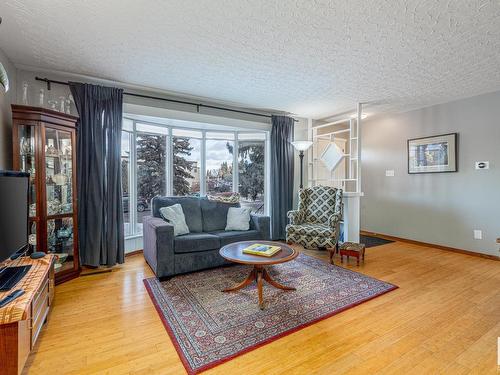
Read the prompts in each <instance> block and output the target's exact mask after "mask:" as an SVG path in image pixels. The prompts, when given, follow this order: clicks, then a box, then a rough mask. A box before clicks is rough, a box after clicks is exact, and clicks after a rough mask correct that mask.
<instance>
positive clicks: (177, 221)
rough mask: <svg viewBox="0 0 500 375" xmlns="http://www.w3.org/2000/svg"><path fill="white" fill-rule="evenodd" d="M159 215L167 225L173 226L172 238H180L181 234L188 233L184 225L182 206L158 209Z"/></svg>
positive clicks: (175, 205)
mask: <svg viewBox="0 0 500 375" xmlns="http://www.w3.org/2000/svg"><path fill="white" fill-rule="evenodd" d="M160 215H161V216H162V217H163V218H164V219H165V221H167V222H168V223H170V224H172V225H173V226H174V236H180V235H182V234H188V233H189V227H188V226H187V224H186V217H185V216H184V212H183V211H182V206H181V205H180V204H178V203H177V204H174V205H173V206H168V207H162V208H160Z"/></svg>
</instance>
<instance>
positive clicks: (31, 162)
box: [18, 125, 38, 218]
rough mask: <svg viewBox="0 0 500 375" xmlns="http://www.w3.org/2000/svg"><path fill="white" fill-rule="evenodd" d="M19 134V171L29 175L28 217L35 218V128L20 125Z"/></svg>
mask: <svg viewBox="0 0 500 375" xmlns="http://www.w3.org/2000/svg"><path fill="white" fill-rule="evenodd" d="M18 132H19V155H18V157H19V160H18V162H19V170H20V171H22V172H28V173H29V174H30V184H29V216H30V218H35V217H36V216H38V215H37V207H36V173H37V170H36V160H35V127H34V126H32V125H21V126H19V128H18Z"/></svg>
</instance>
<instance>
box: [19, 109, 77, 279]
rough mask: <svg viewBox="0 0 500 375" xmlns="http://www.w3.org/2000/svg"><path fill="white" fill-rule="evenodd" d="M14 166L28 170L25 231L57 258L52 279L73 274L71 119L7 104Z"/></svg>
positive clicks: (37, 246)
mask: <svg viewBox="0 0 500 375" xmlns="http://www.w3.org/2000/svg"><path fill="white" fill-rule="evenodd" d="M12 119H13V128H12V136H13V152H14V158H13V160H14V169H15V170H19V171H23V172H28V173H30V187H29V200H30V202H29V207H30V209H29V211H30V214H29V216H30V218H29V234H30V238H29V239H30V245H31V246H32V247H33V248H34V250H35V251H44V252H47V253H51V254H54V255H55V257H56V263H55V273H56V283H57V284H59V283H61V282H64V281H67V280H69V279H72V278H75V277H78V275H79V274H80V264H79V257H78V238H77V235H78V231H77V228H78V226H77V195H76V155H75V151H76V123H77V120H78V117H75V116H71V115H67V114H64V113H61V112H57V111H53V110H50V109H46V108H38V107H29V106H22V105H12Z"/></svg>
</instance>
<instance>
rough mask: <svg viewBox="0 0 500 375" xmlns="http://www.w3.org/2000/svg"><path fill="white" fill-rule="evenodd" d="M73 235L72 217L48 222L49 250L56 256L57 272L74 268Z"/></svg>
mask: <svg viewBox="0 0 500 375" xmlns="http://www.w3.org/2000/svg"><path fill="white" fill-rule="evenodd" d="M73 234H74V231H73V218H72V217H63V218H60V219H49V220H47V250H48V252H49V253H52V254H55V256H56V263H55V271H56V272H60V271H64V270H67V269H72V268H73V267H74V263H73V261H74V258H73V257H74V246H73V245H74V236H73Z"/></svg>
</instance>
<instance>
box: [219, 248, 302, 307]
mask: <svg viewBox="0 0 500 375" xmlns="http://www.w3.org/2000/svg"><path fill="white" fill-rule="evenodd" d="M256 243H259V244H263V245H271V246H279V247H281V250H280V251H278V252H277V253H276V254H274V255H273V256H272V257H264V256H259V255H252V254H244V253H243V249H244V248H246V247H248V246H250V245H253V244H256ZM219 254H220V255H221V256H222V257H223V258H224V259H226V260H229V261H230V262H234V263H240V264H249V265H253V269H252V271H251V272H250V274H249V275H248V277H247V278H246V279H245V280H243V281H242V282H241V283H240V284H238V285H236V286H234V287H232V288H227V289H224V290H223V292H235V291H237V290H240V289H242V288H244V287H246V286H247V285H249V284H251V283H252V282H253V281H254V280H255V281H257V289H258V292H259V307H260V308H261V309H264V301H263V298H262V280H265V281H267V282H268V283H269V284H271V285H272V286H274V287H275V288H278V289H281V290H295V288H292V287H289V286H286V285H282V284H280V283H278V282H277V281H275V280H273V278H272V277H271V275H269V273H268V272H267V270H266V268H265V266H269V265H271V264H279V263H285V262H289V261H291V260H293V259H295V258H297V256H298V255H299V253H298V252H297V251H295V250H294V249H292V248H291V247H290V246H287V245H285V244H283V243H280V242H272V241H243V242H235V243H232V244H229V245H226V246H224V247H222V248H221V249H220V250H219Z"/></svg>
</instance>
